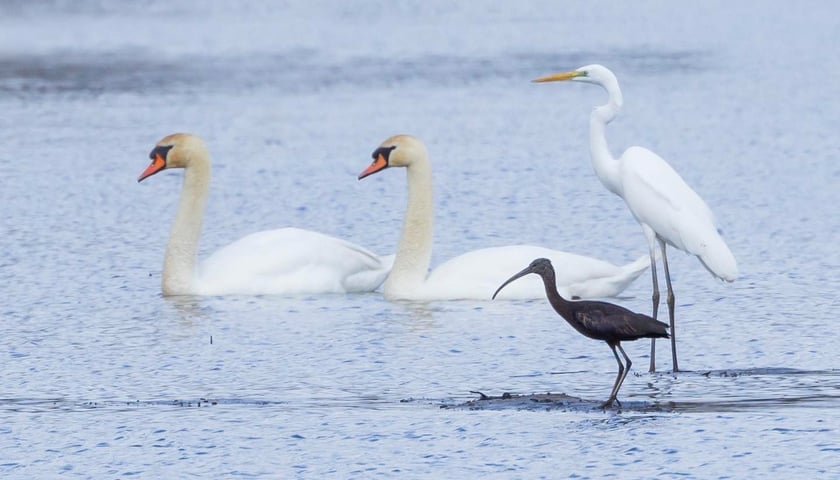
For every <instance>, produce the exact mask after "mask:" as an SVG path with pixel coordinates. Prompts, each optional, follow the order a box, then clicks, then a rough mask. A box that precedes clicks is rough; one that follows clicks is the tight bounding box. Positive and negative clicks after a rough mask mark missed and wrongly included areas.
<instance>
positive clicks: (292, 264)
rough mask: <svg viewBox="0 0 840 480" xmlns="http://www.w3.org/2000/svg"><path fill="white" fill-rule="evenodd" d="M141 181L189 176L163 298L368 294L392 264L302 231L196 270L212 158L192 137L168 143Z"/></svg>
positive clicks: (286, 231) (247, 245)
mask: <svg viewBox="0 0 840 480" xmlns="http://www.w3.org/2000/svg"><path fill="white" fill-rule="evenodd" d="M149 157H150V158H151V159H152V164H151V165H149V167H148V168H147V169H146V170H145V171H144V172H143V173H142V174H141V175H140V177H139V178H138V179H137V181H138V182H140V181H142V180H143V179H145V178H147V177H150V176H152V175H154V174H156V173H158V172H160V171H161V170H164V169H167V168H183V169H184V187H183V191H182V192H181V201H180V205H179V207H178V214H177V216H176V217H175V223H174V224H173V226H172V233H171V235H170V238H169V244H168V245H167V247H166V257H165V259H164V262H163V294H164V295H235V294H240V295H259V294H306V293H345V292H369V291H373V290H375V289H376V288H378V287H379V285H380V284H381V283H382V281H383V280H385V277H386V276H387V275H388V272H389V271H390V269H391V265H392V264H393V256H390V257H380V256H378V255H375V254H373V253H371V252H369V251H368V250H366V249H364V248H362V247H360V246H358V245H354V244H352V243H350V242H345V241H344V240H340V239H337V238H333V237H330V236H327V235H323V234H321V233H317V232H311V231H308V230H301V229H298V228H282V229H278V230H266V231H263V232H257V233H253V234H251V235H248V236H246V237H243V238H241V239H239V240H237V241H235V242H233V243H231V244H230V245H227V246H225V247H222V248H221V249H219V250H218V251H216V252H215V253H213V254H212V255H211V256H210V257H208V258H207V259H206V260H204V261H203V262H201V264H200V265H197V251H198V241H199V238H200V236H201V225H202V222H203V220H204V210H205V207H206V205H207V194H208V192H209V188H210V154H209V152H208V151H207V147H206V146H205V145H204V142H203V141H202V140H201V139H200V138H198V137H196V136H194V135H189V134H180V133H179V134H174V135H169V136H168V137H165V138H163V139H162V140H161V141H159V142H158V143H157V145H156V146H155V148H154V149H153V150H152V152H151V153H150V154H149Z"/></svg>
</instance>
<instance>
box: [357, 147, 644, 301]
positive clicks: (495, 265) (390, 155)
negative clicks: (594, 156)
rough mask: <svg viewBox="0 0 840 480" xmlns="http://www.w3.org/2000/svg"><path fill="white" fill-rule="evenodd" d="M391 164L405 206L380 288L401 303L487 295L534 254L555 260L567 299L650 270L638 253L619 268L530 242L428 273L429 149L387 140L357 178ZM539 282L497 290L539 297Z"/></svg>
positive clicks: (597, 292)
mask: <svg viewBox="0 0 840 480" xmlns="http://www.w3.org/2000/svg"><path fill="white" fill-rule="evenodd" d="M389 167H405V169H406V171H407V179H408V209H407V210H406V214H405V224H404V225H403V233H402V239H401V240H400V244H399V247H398V249H397V256H396V259H395V260H394V268H393V269H392V270H391V273H390V275H388V279H387V280H386V281H385V285H384V287H383V289H384V294H385V298H388V299H405V300H457V299H476V300H479V299H480V300H490V297H491V296H492V295H493V291H494V290H496V287H498V286H499V285H500V284H501V283H502V282H504V281H505V280H506V279H507V278H508V277H509V276H510V275H511V273H513V272H516V271H517V270H519V269H520V268H522V265H523V264H527V263H528V262H530V261H531V260H533V259H534V258H539V257H546V258H549V259H551V261H552V262H554V264H556V265H558V275H557V287H558V289H559V290H560V292H561V294H563V295H564V296H566V297H579V298H598V297H612V296H615V295H617V294H618V293H620V292H621V291H622V290H624V289H625V288H626V287H627V286H628V285H629V284H630V283H631V282H632V281H633V280H635V279H636V278H637V277H638V276H639V275H641V274H642V272H644V271H645V270H646V269H647V268H648V265H649V264H648V260H647V257H645V256H642V257H640V258H639V259H638V260H636V261H635V262H633V263H630V264H628V265H625V266H622V267H618V266H616V265H613V264H611V263H608V262H605V261H602V260H598V259H595V258H590V257H585V256H582V255H576V254H573V253H567V252H561V251H558V250H550V249H548V248H543V247H536V246H530V245H511V246H506V247H493V248H483V249H481V250H474V251H471V252H468V253H465V254H463V255H460V256H458V257H455V258H453V259H451V260H449V261H447V262H445V263H444V264H442V265H440V266H439V267H437V268H436V269H435V270H434V271H432V272H431V273H428V272H429V264H430V263H431V258H432V223H433V222H432V220H433V219H432V217H433V212H432V208H433V206H432V203H433V201H432V167H431V163H430V162H429V157H428V154H427V153H426V146H425V145H424V144H423V142H421V141H420V140H418V139H417V138H415V137H412V136H410V135H397V136H395V137H391V138H389V139H387V140H385V141H384V142H383V143H382V145H380V146H379V148H377V149H376V150H375V151H374V152H373V163H372V164H371V165H370V167H368V168H367V169H366V170H365V171H363V172H362V173H361V174H359V179H360V180H361V179H363V178H365V177H367V176H368V175H372V174H374V173H376V172H379V171H382V170H384V169H386V168H389ZM544 292H545V290H544V288H543V284H542V282H540V281H539V279H537V278H526V279H524V280H523V281H521V282H517V283H516V284H514V285H511V286H510V287H509V288H508V289H506V290H505V291H504V292H502V294H501V297H500V298H504V299H536V298H541V297H542V296H544V295H545V293H544Z"/></svg>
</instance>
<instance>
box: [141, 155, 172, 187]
mask: <svg viewBox="0 0 840 480" xmlns="http://www.w3.org/2000/svg"><path fill="white" fill-rule="evenodd" d="M164 168H166V160H164V159H163V157H161V156H160V155H158V154H155V158H154V159H153V160H152V164H151V165H149V167H148V168H147V169H146V170H144V171H143V173H141V174H140V177H138V178H137V181H138V182H142V181H143V179H144V178H146V177H151V176H152V175H154V174H156V173H158V172H159V171H161V170H163V169H164Z"/></svg>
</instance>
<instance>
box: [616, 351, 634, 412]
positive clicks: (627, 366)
mask: <svg viewBox="0 0 840 480" xmlns="http://www.w3.org/2000/svg"><path fill="white" fill-rule="evenodd" d="M616 347H618V349H619V350H620V351H621V354H622V355H624V362H625V365H624V367H625V369H624V373H623V374H622V375H621V379H620V380H619V381H618V385H616V386H615V393H613V395H615V401H618V391H619V390H620V389H621V386H622V385H624V379H625V378H627V374H628V373H630V367H631V366H632V365H633V362H631V361H630V357H628V356H627V352H625V351H624V349H623V348H622V347H621V342H618V343H616ZM619 405H620V404H619Z"/></svg>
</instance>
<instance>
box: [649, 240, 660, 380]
mask: <svg viewBox="0 0 840 480" xmlns="http://www.w3.org/2000/svg"><path fill="white" fill-rule="evenodd" d="M650 274H651V276H652V277H653V297H652V300H653V315H652V317H653V319H654V320H656V319H657V317H656V315H657V314H658V313H659V281H658V280H657V278H656V252H655V250H654V247H653V246H652V245H651V248H650ZM655 371H656V339H655V338H651V339H650V368H649V369H648V372H650V373H653V372H655Z"/></svg>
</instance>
